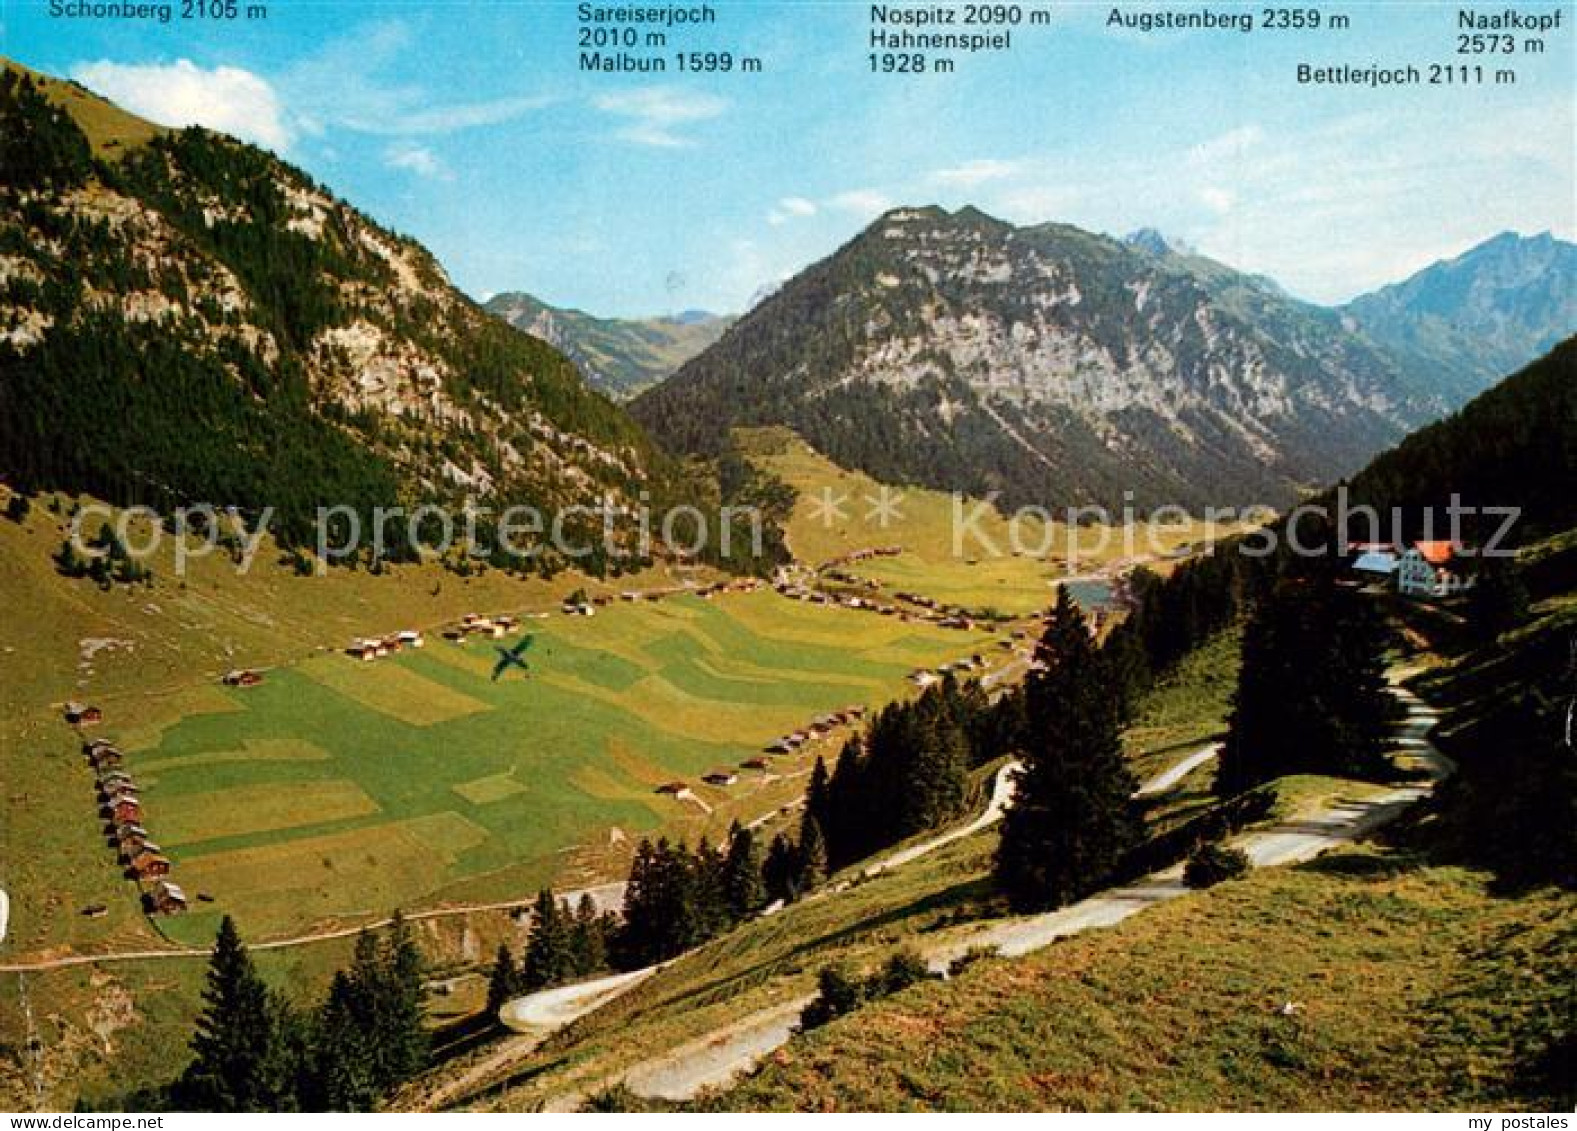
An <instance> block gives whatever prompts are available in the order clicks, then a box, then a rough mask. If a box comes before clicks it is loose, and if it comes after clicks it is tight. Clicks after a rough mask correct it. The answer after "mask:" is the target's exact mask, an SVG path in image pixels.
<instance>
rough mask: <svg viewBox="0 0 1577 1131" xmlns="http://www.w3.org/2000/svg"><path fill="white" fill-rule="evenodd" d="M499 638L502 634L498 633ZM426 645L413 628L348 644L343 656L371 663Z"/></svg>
mask: <svg viewBox="0 0 1577 1131" xmlns="http://www.w3.org/2000/svg"><path fill="white" fill-rule="evenodd" d="M499 635H500V636H502V635H503V633H499ZM426 644H427V641H426V639H424V638H423V636H422V634H421V633H420V632H419V631H417V630H416V629H414V628H407V629H402V630H401V631H399V632H396V633H392V634H390V635H388V636H364V637H360V638H358V639H356V640H352V641H351V642H350V647H348V648H346V649H345V654H346V655H347V656H350V657H351V658H352V659H356V660H362V661H364V662H366V663H371V662H372V661H373V660H381V659H383V658H384V657H385V656H392V655H394V654H395V653H397V652H403V651H404V650H405V649H407V648H421V647H424V646H425V645H426Z"/></svg>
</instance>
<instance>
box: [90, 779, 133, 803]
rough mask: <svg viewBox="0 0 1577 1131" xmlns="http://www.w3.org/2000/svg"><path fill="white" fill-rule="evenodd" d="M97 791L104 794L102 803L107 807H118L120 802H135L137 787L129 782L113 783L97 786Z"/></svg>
mask: <svg viewBox="0 0 1577 1131" xmlns="http://www.w3.org/2000/svg"><path fill="white" fill-rule="evenodd" d="M99 791H100V792H101V793H103V794H104V801H105V803H106V804H108V805H111V806H113V805H118V804H119V803H120V802H122V801H126V800H128V799H129V800H131V801H136V800H137V785H136V783H135V782H130V781H114V782H110V783H108V784H107V785H101V786H99Z"/></svg>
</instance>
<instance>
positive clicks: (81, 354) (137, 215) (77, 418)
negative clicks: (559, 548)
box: [0, 64, 674, 564]
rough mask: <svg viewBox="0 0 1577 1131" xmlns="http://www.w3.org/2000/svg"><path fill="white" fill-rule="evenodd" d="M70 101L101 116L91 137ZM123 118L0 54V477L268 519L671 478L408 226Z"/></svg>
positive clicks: (521, 498)
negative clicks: (235, 508)
mask: <svg viewBox="0 0 1577 1131" xmlns="http://www.w3.org/2000/svg"><path fill="white" fill-rule="evenodd" d="M84 120H85V121H88V122H89V125H90V126H101V125H102V124H103V123H105V122H112V123H115V124H116V128H115V133H116V135H117V136H115V137H99V138H96V139H94V140H93V141H92V142H90V139H89V137H88V131H87V130H84V129H83V127H82V125H81V124H79V123H80V122H81V121H84ZM137 121H140V120H139V119H135V118H134V117H133V116H131V115H127V114H125V112H124V111H120V110H119V109H118V108H115V107H114V106H113V104H111V103H108V102H107V101H105V100H102V99H98V98H96V96H91V95H89V94H88V92H86V91H85V90H83V88H80V87H78V86H76V85H75V84H68V83H64V82H61V81H60V80H54V79H50V78H48V77H47V76H38V75H36V73H34V72H30V71H28V70H26V69H25V68H20V67H13V66H11V65H10V64H7V65H6V66H5V68H4V78H3V91H0V124H3V125H4V128H5V135H6V141H5V144H6V146H7V149H8V152H7V153H6V158H7V160H6V161H5V162H4V163H3V164H4V169H3V171H0V198H3V200H0V204H3V207H0V256H3V268H4V269H3V272H0V274H3V279H0V283H3V289H0V370H3V371H4V374H5V380H4V381H3V382H0V388H3V394H4V395H3V396H0V441H3V442H0V471H3V472H4V473H5V474H6V475H7V476H8V477H9V478H10V479H11V480H12V481H13V482H14V483H17V484H20V485H23V486H25V487H40V488H42V487H52V488H65V489H70V490H76V491H84V492H88V493H93V494H96V495H99V496H100V497H104V498H106V499H109V500H111V501H114V502H118V503H132V502H146V503H153V504H156V505H160V506H167V505H173V504H177V503H195V502H207V503H213V504H216V505H231V504H234V505H239V506H241V507H243V508H249V509H259V510H260V509H261V508H263V507H265V506H272V507H274V508H275V509H276V511H277V512H278V515H277V518H278V521H279V522H280V523H281V524H282V529H281V531H280V532H281V534H282V535H283V536H284V538H285V540H286V541H287V542H301V541H304V540H305V538H306V536H307V534H308V533H309V529H310V521H309V520H310V518H311V516H312V514H313V512H314V510H315V508H318V507H323V506H338V505H342V504H343V505H346V506H350V507H351V508H352V509H354V510H356V511H357V512H358V513H360V512H364V511H369V510H370V509H371V508H372V507H374V506H377V505H385V504H394V503H402V504H406V505H410V504H413V503H418V502H439V503H445V504H459V503H461V502H463V501H464V500H466V499H475V500H479V501H491V502H494V503H506V502H507V503H528V504H534V505H537V506H539V507H549V508H550V507H554V506H561V505H564V504H569V503H588V502H592V501H595V500H597V499H600V498H601V497H602V496H604V495H605V494H611V495H613V496H615V497H616V498H622V499H625V500H633V499H635V498H636V497H637V495H638V494H639V493H640V492H641V491H643V490H647V489H648V488H651V489H653V490H655V491H657V492H658V493H659V494H661V493H664V492H668V491H669V490H670V489H671V488H672V486H673V484H672V478H673V475H674V471H673V469H672V467H671V464H670V461H668V460H667V459H666V457H664V456H663V455H662V453H660V452H659V451H658V450H657V449H656V448H655V447H654V446H653V445H652V444H651V442H650V440H649V439H648V438H647V437H646V435H645V434H644V432H643V431H642V429H641V428H640V427H639V426H638V425H636V424H635V423H634V422H633V421H631V420H630V419H629V417H628V416H627V415H626V414H625V413H624V411H623V410H622V409H620V408H618V407H617V406H615V405H614V404H612V403H611V402H610V401H608V400H607V399H606V398H605V397H603V396H601V395H600V394H598V393H596V392H593V391H592V390H590V389H588V388H587V387H586V385H585V384H584V382H583V381H582V379H581V377H580V375H579V373H578V372H577V371H576V369H575V367H574V365H573V364H572V363H571V362H570V360H569V359H567V358H565V357H564V356H563V355H562V354H561V353H559V352H558V351H557V350H555V349H553V348H552V347H550V346H548V345H546V344H545V343H542V342H541V341H539V340H538V339H535V338H532V337H530V336H529V335H525V334H521V333H518V332H517V331H514V330H512V329H510V328H509V327H507V326H506V325H504V324H503V323H502V322H500V321H498V320H497V319H494V318H492V317H490V316H488V315H487V314H486V313H485V312H483V311H482V309H481V308H480V307H478V306H477V305H475V304H474V303H473V302H471V300H469V299H468V298H466V297H465V296H464V295H463V294H461V293H460V292H459V291H458V290H457V289H456V288H455V287H454V286H453V285H452V284H451V283H450V282H449V279H448V277H447V275H446V274H445V273H444V271H443V269H442V267H441V266H440V265H439V264H438V262H437V260H436V259H435V258H434V257H433V256H432V254H431V253H430V252H428V251H427V250H426V249H425V248H423V247H422V246H421V245H420V244H418V243H416V241H414V240H412V239H409V238H408V237H404V236H400V235H396V234H395V233H393V232H390V231H388V230H387V229H385V228H383V227H381V226H380V225H378V224H377V223H376V222H374V221H372V220H371V219H370V218H368V217H367V216H365V215H364V214H362V213H360V212H359V211H357V210H356V209H355V208H353V207H352V206H351V205H349V204H348V203H346V202H344V201H343V200H340V199H339V198H337V197H335V196H334V195H333V194H332V193H330V192H329V191H328V190H327V189H325V188H324V187H323V186H321V185H319V184H318V183H317V182H316V181H314V180H313V179H312V178H311V177H310V176H308V175H307V174H306V173H304V172H302V171H300V170H299V169H295V168H293V167H292V166H290V165H288V164H286V163H284V162H283V161H280V160H279V159H278V158H276V157H274V156H273V155H271V154H268V153H266V152H264V151H262V150H259V149H257V148H255V147H252V146H249V145H246V144H244V143H241V142H238V141H235V140H233V139H230V138H227V137H224V136H222V135H219V134H214V133H211V132H209V131H206V130H202V129H197V128H193V129H186V130H179V131H167V130H157V129H154V128H153V127H149V129H148V131H147V132H146V133H145V134H142V135H141V136H139V137H135V138H133V137H131V133H130V132H129V127H128V126H127V125H126V123H135V122H137ZM123 138H124V139H128V140H122V139H123ZM116 141H119V144H116V145H110V144H109V143H110V142H116ZM106 407H109V408H112V409H113V410H114V411H113V412H112V413H106V412H105V409H106ZM539 564H542V563H539Z"/></svg>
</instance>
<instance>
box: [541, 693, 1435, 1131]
mask: <svg viewBox="0 0 1577 1131" xmlns="http://www.w3.org/2000/svg"><path fill="white" fill-rule="evenodd" d="M1393 690H1394V691H1395V693H1396V695H1397V697H1398V698H1399V699H1400V700H1401V701H1402V703H1403V705H1404V706H1405V708H1406V711H1407V713H1406V718H1405V720H1404V721H1403V722H1402V723H1401V724H1400V725H1399V726H1398V728H1397V736H1396V737H1397V746H1398V747H1399V749H1400V753H1401V754H1402V756H1403V757H1406V758H1410V759H1412V760H1415V761H1416V762H1417V763H1418V764H1420V765H1421V766H1422V767H1423V768H1424V770H1425V771H1426V772H1427V775H1428V776H1427V778H1426V779H1425V780H1422V781H1420V782H1418V783H1416V784H1410V785H1406V786H1402V787H1399V788H1396V789H1393V790H1390V791H1388V792H1386V793H1383V794H1380V795H1379V796H1376V797H1371V798H1368V799H1366V800H1362V801H1356V800H1337V801H1333V802H1330V803H1329V804H1326V805H1322V806H1319V807H1316V808H1314V809H1311V810H1309V811H1307V812H1304V813H1301V814H1299V815H1298V816H1297V817H1295V818H1293V819H1291V820H1289V821H1287V822H1285V823H1283V824H1281V825H1279V826H1277V827H1274V828H1271V829H1268V830H1265V831H1262V832H1256V833H1249V834H1246V835H1244V836H1242V837H1239V838H1236V839H1235V840H1234V841H1233V842H1232V843H1233V845H1234V846H1235V847H1237V848H1241V849H1242V850H1243V851H1244V852H1246V853H1247V854H1248V856H1249V859H1250V860H1251V861H1252V862H1253V864H1254V866H1255V867H1261V868H1264V867H1273V866H1277V865H1285V864H1295V863H1301V862H1303V861H1306V860H1310V859H1313V858H1314V857H1315V856H1318V855H1319V854H1320V853H1322V852H1325V851H1327V850H1328V849H1330V848H1333V847H1335V846H1337V845H1340V844H1344V843H1347V842H1350V841H1353V840H1356V839H1358V838H1360V837H1363V836H1366V835H1368V834H1369V833H1371V832H1373V831H1374V830H1375V829H1377V828H1379V827H1380V826H1382V825H1384V824H1385V823H1387V822H1388V821H1390V820H1392V819H1394V818H1395V817H1396V816H1398V815H1399V814H1400V813H1401V812H1402V811H1403V810H1405V809H1407V808H1408V807H1409V806H1410V805H1412V804H1414V803H1415V802H1417V801H1419V800H1421V799H1422V798H1424V797H1426V796H1428V795H1429V794H1430V793H1431V792H1432V791H1433V790H1434V787H1435V786H1436V785H1437V784H1438V783H1439V782H1440V781H1442V780H1443V779H1444V778H1446V777H1447V776H1448V775H1449V774H1450V773H1451V772H1452V770H1453V769H1454V766H1453V764H1452V762H1451V760H1450V759H1448V758H1447V757H1446V756H1445V755H1444V754H1441V753H1440V751H1439V750H1437V749H1436V748H1435V747H1434V745H1433V744H1432V743H1431V742H1430V741H1429V738H1428V735H1429V732H1430V730H1431V729H1432V728H1433V727H1434V725H1435V723H1436V722H1437V721H1438V715H1437V713H1436V712H1435V710H1434V709H1433V708H1431V707H1429V706H1427V705H1426V704H1424V703H1423V702H1422V701H1421V700H1419V699H1418V698H1417V696H1415V695H1413V694H1412V693H1411V692H1410V691H1407V690H1406V689H1404V688H1400V687H1396V688H1393ZM1216 753H1217V747H1214V746H1212V747H1206V748H1205V749H1203V750H1199V751H1196V752H1194V753H1193V754H1190V755H1189V756H1188V757H1187V758H1184V759H1183V760H1182V761H1181V762H1179V763H1178V764H1177V765H1175V766H1172V767H1170V768H1169V769H1167V770H1166V771H1164V772H1163V773H1161V774H1159V775H1157V776H1156V777H1155V778H1153V779H1151V780H1150V781H1149V782H1146V783H1145V785H1144V786H1142V787H1141V788H1140V789H1139V790H1138V791H1137V793H1136V794H1135V796H1136V797H1146V796H1150V797H1153V796H1156V795H1158V794H1162V793H1165V792H1167V791H1168V790H1170V789H1173V788H1175V787H1176V786H1177V785H1178V784H1180V783H1181V782H1182V780H1183V779H1184V778H1185V777H1187V775H1188V774H1189V773H1190V772H1192V771H1193V770H1194V769H1195V768H1197V767H1198V766H1200V765H1202V764H1204V762H1206V761H1208V760H1209V759H1210V758H1212V757H1214V756H1215V755H1216ZM999 780H1000V779H999ZM998 816H1000V812H999V814H998ZM989 823H991V822H990V821H986V822H985V824H989ZM982 827H984V826H983V825H982ZM939 839H941V838H939ZM911 858H912V857H911ZM1182 873H1183V866H1182V865H1181V864H1178V865H1175V866H1173V867H1171V868H1167V869H1165V870H1163V871H1161V872H1157V873H1155V874H1154V875H1152V876H1149V877H1147V878H1146V879H1144V880H1142V881H1140V882H1139V883H1137V884H1132V885H1128V886H1125V887H1121V888H1115V889H1112V890H1110V891H1107V892H1102V893H1101V894H1099V895H1096V896H1092V897H1091V898H1089V899H1086V900H1083V901H1082V902H1079V903H1076V904H1073V905H1072V906H1069V907H1064V908H1060V909H1058V910H1056V911H1051V912H1047V913H1046V914H1043V915H1035V916H1030V917H1027V918H1021V919H1010V920H1006V921H1001V922H996V923H990V924H985V925H982V926H981V927H980V928H979V929H977V930H974V931H971V932H969V933H968V934H966V935H964V936H962V937H961V938H956V939H953V940H950V941H949V942H947V943H944V944H941V945H938V946H934V947H930V948H927V949H925V950H924V951H923V952H922V953H923V956H924V957H925V959H926V963H927V965H928V966H929V967H930V968H931V969H932V970H933V971H936V972H938V973H943V974H945V973H946V971H947V969H948V967H949V966H950V964H951V963H952V962H953V960H954V959H956V958H958V957H960V956H961V955H963V954H965V953H966V952H968V951H970V950H974V949H979V948H985V949H990V950H994V951H996V952H997V953H998V954H1000V955H1002V956H1004V957H1010V958H1011V957H1018V956H1020V955H1025V954H1029V953H1031V952H1033V951H1036V950H1040V949H1042V948H1043V947H1046V946H1048V945H1050V944H1051V943H1052V942H1054V941H1056V940H1057V939H1059V938H1064V937H1066V936H1068V935H1073V934H1078V933H1080V932H1082V931H1087V930H1090V929H1093V928H1097V927H1110V926H1113V925H1115V924H1117V923H1120V922H1122V921H1123V920H1124V919H1127V918H1129V917H1130V916H1132V915H1136V914H1138V913H1139V912H1141V911H1143V910H1145V909H1146V908H1148V907H1153V906H1155V905H1156V904H1158V903H1163V902H1166V901H1167V900H1171V899H1176V898H1178V897H1179V896H1182V895H1185V894H1187V893H1188V891H1189V889H1188V888H1187V887H1185V886H1184V884H1183V880H1182ZM810 1000H811V998H810V997H802V998H796V999H794V1000H793V1001H788V1002H783V1003H779V1004H777V1005H773V1006H771V1007H769V1008H767V1009H763V1010H761V1011H759V1012H757V1013H754V1014H751V1015H749V1016H747V1017H745V1018H742V1019H740V1020H738V1021H735V1022H732V1023H731V1024H729V1025H728V1026H726V1027H725V1028H722V1029H719V1030H716V1031H714V1032H712V1033H709V1034H707V1035H705V1036H703V1037H700V1038H697V1039H696V1040H693V1041H691V1042H689V1043H688V1044H685V1045H683V1046H681V1047H679V1048H677V1049H674V1050H672V1051H670V1052H667V1053H664V1054H663V1055H662V1056H660V1057H656V1058H653V1059H651V1060H648V1061H644V1062H642V1063H640V1064H637V1065H636V1066H634V1067H633V1068H630V1069H628V1070H627V1071H626V1072H625V1073H624V1074H623V1077H622V1079H623V1081H624V1083H625V1084H626V1085H627V1086H628V1087H630V1088H631V1090H633V1091H634V1092H636V1094H638V1095H643V1096H647V1097H651V1098H659V1099H667V1100H689V1099H693V1098H694V1097H695V1096H696V1095H697V1094H698V1093H700V1092H701V1091H702V1090H704V1089H706V1088H712V1087H718V1086H721V1085H725V1084H727V1083H728V1082H730V1081H731V1080H733V1079H734V1078H736V1077H737V1076H739V1075H740V1074H741V1073H743V1072H746V1071H748V1070H749V1069H751V1068H752V1067H754V1066H755V1065H756V1064H757V1063H759V1062H760V1060H761V1059H762V1058H763V1057H765V1056H767V1055H769V1054H770V1053H771V1052H773V1051H774V1050H775V1049H778V1048H781V1047H782V1046H783V1045H784V1044H787V1043H788V1041H789V1039H790V1038H791V1037H792V1036H793V1032H794V1026H795V1023H796V1022H797V1020H798V1013H799V1010H801V1009H803V1008H804V1007H805V1005H807V1004H809V1002H810ZM578 1100H579V1097H578V1096H564V1097H560V1100H559V1102H558V1103H557V1104H554V1105H553V1106H565V1105H571V1106H573V1104H574V1103H575V1102H578Z"/></svg>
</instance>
